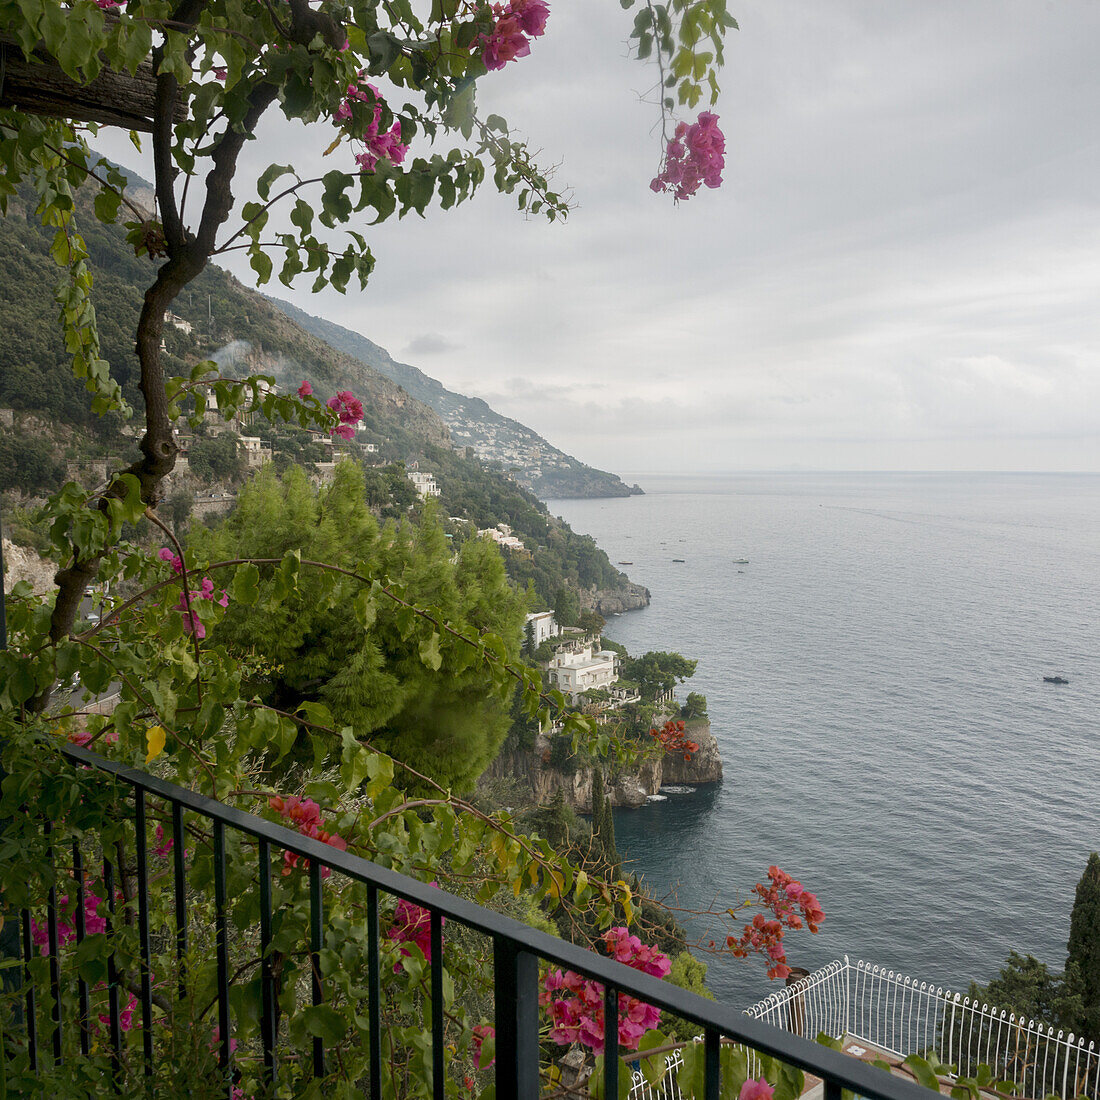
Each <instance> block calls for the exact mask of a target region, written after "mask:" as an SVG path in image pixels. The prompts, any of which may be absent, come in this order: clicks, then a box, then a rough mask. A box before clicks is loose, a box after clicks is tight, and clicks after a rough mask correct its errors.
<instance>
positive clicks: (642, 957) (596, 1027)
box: [539, 928, 672, 1054]
mask: <svg viewBox="0 0 1100 1100" xmlns="http://www.w3.org/2000/svg"><path fill="white" fill-rule="evenodd" d="M603 942H604V947H605V949H606V952H607V954H608V955H610V956H611V957H612V958H613V959H615V961H616V962H621V963H626V965H627V966H631V967H633V968H634V969H635V970H641V971H643V972H644V973H646V974H652V975H653V976H654V977H656V978H663V977H665V976H666V975H667V974H668V972H669V971H670V970H671V969H672V964H671V963H670V962H669V959H668V956H667V955H666V954H664V953H663V952H661V951H658V950H657V949H656V948H654V947H650V946H648V945H647V944H643V943H642V941H641V940H639V939H638V937H637V936H632V935H631V934H630V932H629V931H628V930H627V929H625V928H612V929H609V930H608V931H607V932H605V933H604V937H603ZM539 1004H540V1005H541V1006H542V1007H543V1008H546V1009H549V1012H550V1020H551V1023H552V1025H553V1026H552V1028H551V1031H550V1038H551V1039H553V1040H554V1042H556V1043H560V1044H561V1045H562V1046H569V1045H570V1044H571V1043H577V1042H579V1043H583V1044H584V1046H586V1047H590V1048H591V1049H592V1050H594V1051H595V1052H596V1053H597V1054H602V1053H603V1049H604V1014H603V985H601V984H600V983H599V982H594V981H591V980H590V979H588V978H584V977H582V976H581V975H580V974H576V973H574V972H573V971H572V970H566V971H565V972H564V973H563V972H562V971H561V970H551V971H549V972H548V973H547V975H546V977H545V978H544V979H543V986H542V989H541V990H540V992H539ZM660 1020H661V1010H660V1009H659V1008H654V1007H653V1005H648V1004H646V1003H645V1002H644V1001H639V1000H638V998H637V997H628V996H627V995H626V994H624V993H620V994H619V1021H618V1023H619V1046H621V1047H622V1048H623V1049H624V1050H637V1049H638V1043H639V1042H640V1041H641V1038H642V1036H643V1035H644V1034H645V1033H646V1032H647V1031H652V1029H653V1028H655V1027H656V1026H657V1025H658V1023H660Z"/></svg>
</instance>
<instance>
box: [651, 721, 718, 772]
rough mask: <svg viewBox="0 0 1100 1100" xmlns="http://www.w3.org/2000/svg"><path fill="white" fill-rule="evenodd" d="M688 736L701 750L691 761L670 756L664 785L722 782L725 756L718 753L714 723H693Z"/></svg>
mask: <svg viewBox="0 0 1100 1100" xmlns="http://www.w3.org/2000/svg"><path fill="white" fill-rule="evenodd" d="M684 735H685V736H686V737H687V738H688V740H689V741H694V742H695V743H696V744H697V745H698V746H699V749H698V751H697V752H694V753H692V755H691V759H690V760H684V759H683V757H680V756H677V755H676V754H675V753H666V754H665V758H664V760H663V761H662V762H661V763H662V765H663V769H662V774H661V782H662V783H663V784H665V785H667V786H681V785H683V786H693V787H697V786H702V785H703V784H706V783H721V782H722V756H721V754H720V753H719V751H718V742H717V740H716V739H715V737H714V734H713V733H711V731H710V723H709V722H706V721H703V722H690V723H688V726H687V729H685V731H684Z"/></svg>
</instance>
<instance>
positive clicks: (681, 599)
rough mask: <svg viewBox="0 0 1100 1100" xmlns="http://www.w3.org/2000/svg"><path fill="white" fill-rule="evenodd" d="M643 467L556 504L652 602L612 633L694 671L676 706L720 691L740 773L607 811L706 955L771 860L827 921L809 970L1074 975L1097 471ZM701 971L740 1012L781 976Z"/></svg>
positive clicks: (1098, 777) (1095, 772) (1091, 678)
mask: <svg viewBox="0 0 1100 1100" xmlns="http://www.w3.org/2000/svg"><path fill="white" fill-rule="evenodd" d="M627 479H628V480H629V481H634V480H637V481H639V482H640V483H641V484H642V486H643V488H644V489H645V490H646V495H645V496H642V497H631V498H625V499H613V500H570V501H551V502H549V506H550V510H551V512H552V513H553V514H555V515H561V516H563V517H564V518H565V519H566V520H568V521H569V523H570V524H571V525H572V526H573V527H574V528H575V529H577V530H578V531H582V532H585V533H588V534H591V535H593V536H594V537H595V539H596V540H597V542H598V543H599V544H600V546H602V547H603V548H604V549H605V550H606V551H607V553H608V554H609V556H610V557H611V560H612V561H613V562H617V561H629V562H631V563H632V564H630V565H623V566H621V568H622V569H624V571H625V572H627V573H628V574H629V575H630V577H631V579H633V580H635V581H638V582H640V583H642V584H644V585H646V586H647V587H649V589H650V590H651V592H652V598H653V602H652V605H651V606H650V607H649V608H646V609H644V610H642V611H635V612H630V613H628V614H625V615H621V616H616V617H613V618H612V619H611V620H610V622H609V623H608V626H607V629H606V633H607V635H608V636H609V637H611V638H614V639H615V640H616V641H619V642H621V643H623V644H624V645H626V646H627V647H628V649H629V650H630V652H631V653H634V654H639V653H642V652H645V651H646V650H650V649H656V650H676V651H679V652H682V653H683V654H685V655H687V656H690V657H696V658H698V660H699V666H698V670H697V672H696V674H695V676H694V677H693V678H692V679H691V680H689V681H687V682H686V683H685V684H684V685H682V686H681V687H680V688H679V689H678V694H679V697H680V698H681V699H683V698H684V697H685V695H686V693H687V691H689V690H691V691H700V692H703V693H704V694H705V695H706V696H707V699H708V702H709V711H710V717H711V722H712V728H713V731H714V733H715V735H716V737H717V739H718V742H719V744H720V746H721V750H722V756H723V760H724V763H725V781H724V783H723V784H722V785H721V786H720V787H718V788H711V789H701V790H700V791H698V792H696V793H693V794H671V795H670V796H669V797H668V798H667V799H666V800H664V801H661V802H654V803H651V804H650V805H648V806H646V807H645V808H643V809H640V810H635V811H629V810H623V811H618V812H617V813H616V815H615V828H616V832H617V837H618V843H619V848H620V850H621V851H622V852H623V853H624V855H625V857H626V859H627V860H628V861H629V862H630V863H631V866H632V868H633V869H634V870H635V871H638V872H640V873H641V874H643V875H644V877H645V879H646V880H647V882H648V884H649V888H650V891H651V892H652V893H655V894H656V895H658V896H660V897H665V898H666V899H667V900H668V901H669V903H670V904H672V905H674V906H676V907H678V908H679V909H680V910H681V913H680V915H681V918H682V919H683V920H684V921H685V923H687V924H688V927H689V929H690V934H691V937H692V939H693V940H694V941H697V942H701V943H702V944H703V945H704V946H705V945H707V944H709V942H710V941H711V940H716V941H719V942H721V940H722V939H723V938H724V936H725V934H726V932H727V930H728V922H727V921H722V920H721V919H716V918H712V917H698V916H692V914H693V913H697V912H700V911H705V910H713V911H717V912H719V913H720V912H722V911H723V910H725V909H726V908H727V907H729V906H731V905H737V904H738V903H739V902H742V901H744V900H745V899H746V898H747V897H748V896H749V891H750V890H751V888H752V885H753V884H754V883H755V882H757V881H758V880H760V879H763V877H764V873H765V870H766V868H767V867H768V865H770V864H773V863H775V864H778V865H779V866H780V867H782V868H783V869H784V870H786V871H788V872H790V873H791V874H793V875H795V876H796V877H797V878H799V879H800V880H801V881H802V882H803V884H804V885H805V886H806V887H807V888H809V889H811V890H813V891H815V892H816V893H817V894H818V897H819V899H820V901H821V904H822V906H823V907H824V909H825V912H826V920H825V923H824V924H823V925H822V928H821V931H820V933H819V934H818V935H816V936H811V935H809V934H808V933H806V932H805V931H802V932H797V933H788V939H787V944H788V955H789V959H790V961H791V963H792V964H795V965H801V966H805V967H808V968H810V969H813V968H815V967H817V966H820V965H822V964H824V963H826V962H828V961H829V960H831V959H834V958H839V957H840V956H842V955H844V954H848V955H849V956H850V957H852V958H863V959H866V960H868V961H869V962H874V963H878V964H880V965H883V966H885V967H888V968H891V969H893V970H896V971H899V972H901V973H904V974H909V975H912V976H913V977H915V978H917V979H918V980H920V981H929V982H933V983H936V984H939V985H943V986H947V987H950V988H952V989H954V990H961V991H963V992H965V990H966V987H967V985H968V983H969V982H970V981H971V980H977V981H983V982H984V981H987V980H988V979H989V978H991V977H992V976H993V975H994V974H995V973H996V971H997V970H998V968H999V967H1000V965H1001V964H1002V963H1003V961H1004V959H1005V956H1006V955H1007V954H1008V952H1009V951H1010V950H1017V951H1021V952H1025V953H1027V952H1030V953H1032V954H1035V955H1037V956H1038V957H1039V958H1040V959H1041V960H1043V961H1044V962H1047V963H1048V964H1050V965H1051V966H1052V967H1054V968H1055V969H1059V970H1060V969H1061V968H1062V966H1063V964H1064V962H1065V951H1066V937H1067V934H1068V925H1069V913H1070V908H1071V906H1072V902H1073V894H1074V890H1075V888H1076V883H1077V880H1078V878H1079V877H1080V875H1081V872H1082V871H1083V869H1084V866H1085V861H1086V859H1087V857H1088V854H1089V852H1090V851H1093V850H1096V849H1100V476H1094V475H1079V476H1078V475H1027V474H1014V475H988V474H819V475H807V474H759V475H743V476H731V477H708V478H702V477H700V478H673V477H652V476H645V475H640V474H630V475H628V478H627ZM677 558H681V559H684V560H683V561H682V562H681V561H676V560H675V559H677ZM740 558H747V559H748V564H740V563H738V559H740ZM1056 674H1058V675H1062V676H1064V677H1066V678H1067V679H1068V680H1069V683H1068V684H1067V685H1064V686H1059V685H1054V684H1049V683H1045V682H1044V681H1043V677H1044V676H1050V675H1056ZM703 957H704V958H705V959H706V960H707V961H708V963H709V965H710V972H709V975H708V984H710V986H711V987H712V988H713V989H714V990H715V992H716V993H717V994H718V995H719V997H721V998H722V999H724V1000H727V1001H730V1002H732V1003H734V1004H737V1005H745V1004H749V1003H752V1002H753V1001H755V1000H757V999H758V998H759V997H762V996H764V995H766V994H767V993H768V992H770V991H771V990H772V989H773V988H774V987H775V985H776V983H769V982H768V981H767V979H766V977H765V976H764V974H763V971H764V967H763V966H761V965H760V964H759V961H754V962H751V963H749V964H745V963H740V962H738V961H736V960H733V959H731V958H729V957H728V956H723V955H716V956H710V957H708V956H706V955H704V956H703Z"/></svg>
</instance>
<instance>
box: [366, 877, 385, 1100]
mask: <svg viewBox="0 0 1100 1100" xmlns="http://www.w3.org/2000/svg"><path fill="white" fill-rule="evenodd" d="M380 967H381V964H380V962H379V959H378V887H377V886H375V885H374V883H373V882H372V883H370V884H369V885H368V886H367V1017H368V1019H369V1020H370V1096H371V1100H381V1096H382V981H381V972H380Z"/></svg>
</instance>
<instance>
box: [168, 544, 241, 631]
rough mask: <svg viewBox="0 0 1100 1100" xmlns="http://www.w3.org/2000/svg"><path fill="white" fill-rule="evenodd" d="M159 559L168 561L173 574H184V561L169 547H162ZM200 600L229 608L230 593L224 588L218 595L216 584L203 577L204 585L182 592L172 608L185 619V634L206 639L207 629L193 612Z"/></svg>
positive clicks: (195, 612) (196, 613)
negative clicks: (215, 588) (189, 602)
mask: <svg viewBox="0 0 1100 1100" xmlns="http://www.w3.org/2000/svg"><path fill="white" fill-rule="evenodd" d="M157 557H158V558H160V560H161V561H166V562H168V563H169V564H170V565H171V566H172V572H173V573H175V574H177V575H179V574H180V573H182V572H183V561H182V560H181V559H180V556H179V555H178V554H173V553H172V551H171V550H169V549H168V547H167V546H162V547H161V548H160V549H159V550H158V551H157ZM188 599H190V601H191V605H190V608H189V607H188ZM198 600H211V601H213V602H214V603H216V604H218V605H219V606H220V607H228V606H229V593H228V592H226V590H225V589H224V588H223V589H222V590H221V595H216V593H215V590H214V582H213V581H212V580H211V579H210V578H209V577H203V579H202V584H201V585H200V587H199V588H197V589H190V588H189V589H188V590H187V592H186V593H184V592H183V591H182V590H181V591H180V598H179V600H178V601H177V602H176V606H175V607H174V608H172V610H173V611H178V612H179V613H180V616H181V617H182V619H183V632H184V633H185V634H194V635H195V637H196V638H205V637H206V627H205V626H203V624H202V621H201V620H200V619H199V614H198V612H197V611H194V610H191V608H193V607H194V606H195V603H196V601H198Z"/></svg>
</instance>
